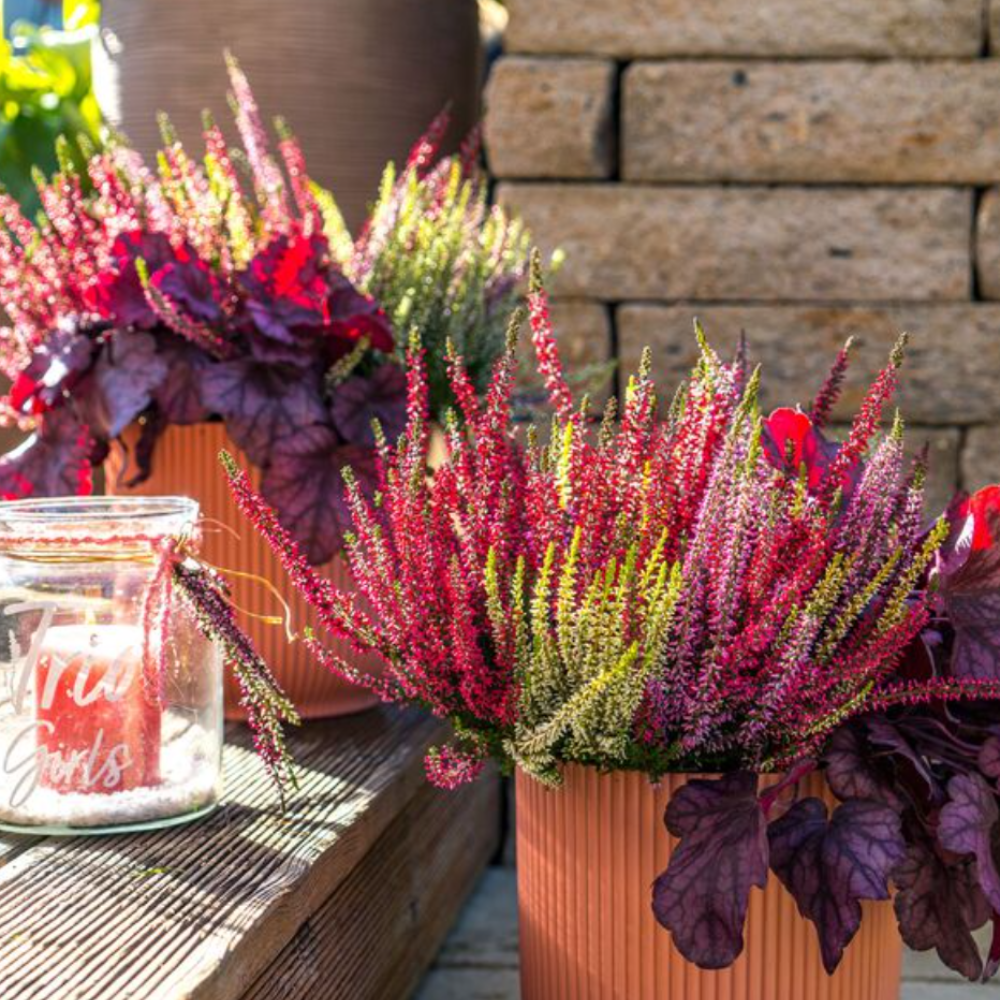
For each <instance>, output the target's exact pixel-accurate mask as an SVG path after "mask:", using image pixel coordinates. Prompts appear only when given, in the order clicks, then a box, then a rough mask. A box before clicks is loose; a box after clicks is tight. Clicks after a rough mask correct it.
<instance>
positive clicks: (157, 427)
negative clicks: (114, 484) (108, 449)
mask: <svg viewBox="0 0 1000 1000" xmlns="http://www.w3.org/2000/svg"><path fill="white" fill-rule="evenodd" d="M166 426H167V420H166V418H165V417H164V416H163V414H162V413H161V412H160V411H159V410H157V409H153V410H151V411H150V412H149V413H147V414H144V415H143V416H142V417H140V418H139V440H138V441H136V444H135V454H134V456H133V458H134V460H135V471H134V472H132V473H131V475H129V476H126V473H127V472H128V464H127V463H126V465H125V466H123V468H122V470H121V473H120V474H119V482H120V483H121V484H122V485H124V486H126V487H128V488H129V489H132V488H134V487H136V486H138V485H139V484H140V483H144V482H145V481H146V480H147V479H149V477H150V474H151V473H152V471H153V452H154V451H155V450H156V442H157V441H159V439H160V435H161V434H162V433H163V431H164V430H165V429H166ZM119 445H120V447H121V448H123V449H125V442H124V441H120V442H119ZM126 450H127V449H126Z"/></svg>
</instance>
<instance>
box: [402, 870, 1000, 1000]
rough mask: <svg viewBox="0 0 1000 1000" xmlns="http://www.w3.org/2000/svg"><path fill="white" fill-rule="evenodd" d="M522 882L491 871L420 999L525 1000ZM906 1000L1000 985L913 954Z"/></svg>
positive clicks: (985, 996)
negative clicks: (978, 982)
mask: <svg viewBox="0 0 1000 1000" xmlns="http://www.w3.org/2000/svg"><path fill="white" fill-rule="evenodd" d="M517 967H518V961H517V879H516V876H515V873H514V871H513V869H511V868H491V869H489V870H488V871H487V872H486V874H485V875H484V876H483V879H482V881H481V882H480V884H479V888H478V889H477V890H476V892H475V893H474V895H473V896H472V899H471V900H470V901H469V902H468V904H467V905H466V907H465V910H464V911H463V912H462V916H461V917H460V918H459V921H458V923H457V924H456V925H455V927H454V929H453V930H452V932H451V935H450V936H449V938H448V940H447V942H446V943H445V946H444V948H443V949H442V950H441V953H440V954H439V955H438V958H437V961H436V962H435V965H434V968H433V969H432V970H431V971H430V973H429V974H428V975H427V978H426V979H425V980H424V983H423V985H422V986H421V988H420V990H419V991H418V992H417V994H416V997H415V1000H520V989H519V987H518V976H517ZM903 978H904V984H903V990H902V993H901V994H900V1000H1000V982H993V983H991V984H989V985H986V986H973V985H971V984H969V983H967V982H965V981H964V980H963V979H961V978H960V977H959V976H956V975H955V974H954V973H953V972H951V971H950V970H949V969H946V968H945V967H944V966H943V965H941V963H940V962H938V961H937V959H936V957H935V956H934V955H933V954H931V953H924V954H919V955H918V954H913V953H911V954H908V955H907V956H906V962H905V965H904V969H903Z"/></svg>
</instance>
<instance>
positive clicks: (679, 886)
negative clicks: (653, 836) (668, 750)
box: [653, 771, 768, 969]
mask: <svg viewBox="0 0 1000 1000" xmlns="http://www.w3.org/2000/svg"><path fill="white" fill-rule="evenodd" d="M664 820H665V822H666V824H667V829H668V830H669V831H670V833H671V834H673V835H674V836H675V837H679V838H681V839H680V844H679V845H678V846H677V848H676V849H675V851H674V853H673V856H672V857H671V859H670V867H669V868H668V869H667V871H666V872H664V873H663V874H662V875H661V876H660V877H659V878H658V879H657V880H656V882H655V884H654V887H653V911H654V912H655V914H656V918H657V919H658V920H659V921H660V923H661V924H663V926H664V927H666V928H668V929H669V930H670V931H671V933H672V934H673V937H674V944H675V945H676V946H677V948H678V950H679V951H680V952H681V954H682V955H684V957H685V958H687V959H689V960H690V961H693V962H697V963H698V964H699V965H700V966H702V967H703V968H706V969H721V968H724V967H725V966H727V965H730V964H731V963H732V962H733V961H734V960H735V959H736V958H737V956H738V955H739V954H740V952H742V951H743V923H744V921H745V920H746V913H747V905H748V903H749V899H750V890H751V888H752V887H754V886H757V887H758V888H763V886H764V885H765V883H766V882H767V856H768V852H767V832H766V827H767V821H766V819H765V816H764V810H763V809H762V808H761V805H760V802H759V801H758V798H757V777H756V775H753V774H750V773H748V772H745V771H738V772H734V773H732V774H727V775H725V776H724V777H722V778H719V779H718V780H716V781H709V780H702V779H695V780H693V781H690V782H688V784H687V785H686V786H685V787H684V788H682V789H681V790H680V791H679V792H678V793H677V794H676V795H674V797H673V798H672V799H671V802H670V805H669V806H668V807H667V812H666V816H665V817H664Z"/></svg>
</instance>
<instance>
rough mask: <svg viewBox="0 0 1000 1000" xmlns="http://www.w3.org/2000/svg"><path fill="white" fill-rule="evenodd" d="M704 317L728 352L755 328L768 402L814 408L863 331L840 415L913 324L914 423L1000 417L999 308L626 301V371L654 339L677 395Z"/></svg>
mask: <svg viewBox="0 0 1000 1000" xmlns="http://www.w3.org/2000/svg"><path fill="white" fill-rule="evenodd" d="M695 315H697V316H698V317H699V318H700V319H701V322H702V324H703V325H704V327H705V331H706V333H707V335H708V338H709V340H710V341H711V343H712V344H713V345H715V346H716V348H717V349H718V350H719V351H720V352H722V353H724V354H725V353H727V352H729V351H730V350H731V349H732V348H733V346H734V345H735V343H736V341H737V339H738V337H739V334H740V331H741V330H743V331H745V332H746V335H747V338H748V341H749V346H750V350H751V355H752V357H753V359H754V360H756V361H759V362H761V364H762V365H763V379H764V382H763V386H762V402H763V405H764V406H765V407H766V408H771V407H774V406H779V405H782V406H794V405H796V404H801V405H802V406H803V407H807V406H808V405H809V403H810V401H811V400H812V398H813V396H814V395H815V393H816V391H817V389H818V388H819V386H820V385H821V384H822V382H823V379H824V377H825V376H826V373H827V371H828V369H829V366H830V364H831V362H832V361H833V358H834V356H835V354H836V352H837V350H838V349H839V348H840V346H841V345H842V344H843V343H844V341H845V340H846V339H847V337H848V336H850V335H854V337H855V339H856V347H855V351H854V360H853V363H852V365H851V371H850V376H849V379H848V382H847V386H846V388H845V390H844V394H843V396H842V398H841V402H840V405H839V406H838V407H837V410H836V411H835V414H834V417H835V419H836V420H839V421H845V420H846V421H849V420H851V419H853V416H854V414H855V412H856V411H857V409H858V407H859V406H860V404H861V401H862V399H863V398H864V393H865V391H866V389H867V387H868V383H869V382H870V381H871V379H872V378H873V377H874V376H875V374H876V372H877V371H878V370H879V368H880V367H881V366H882V365H883V364H884V363H885V360H886V358H887V356H888V354H889V351H890V349H891V348H892V345H893V343H894V341H895V340H896V338H897V336H898V335H899V333H900V331H903V330H905V331H907V332H908V333H909V334H910V343H909V347H908V348H907V356H906V360H905V363H904V365H903V370H902V373H901V387H900V391H899V396H898V404H899V407H900V409H901V411H902V414H903V417H904V419H905V420H906V421H907V422H908V423H912V424H925V425H938V426H940V425H949V424H977V423H1000V392H998V391H997V386H998V385H1000V306H998V305H987V304H982V305H977V304H972V303H969V304H967V305H926V306H921V305H906V306H899V307H886V306H879V307H860V306H859V307H848V308H838V307H830V306H794V305H785V306H760V305H739V306H715V305H700V304H699V305H674V306H653V305H625V306H622V307H620V308H619V309H618V311H617V326H618V345H619V356H620V359H621V362H620V363H621V372H622V377H623V378H624V377H626V376H627V375H628V373H629V372H630V371H632V370H634V369H635V367H636V365H637V364H638V362H639V356H640V354H641V351H642V348H643V347H644V346H646V345H649V346H650V347H651V348H652V350H653V371H654V374H655V376H656V379H657V383H658V385H659V387H660V389H661V392H662V394H663V395H664V396H666V397H667V398H669V397H670V395H672V393H673V391H674V388H675V387H676V385H677V383H678V381H679V380H680V379H681V377H683V376H684V375H685V374H686V373H687V372H688V371H689V370H690V368H691V366H692V365H693V364H694V361H695V357H696V353H697V346H696V344H695V341H694V337H693V336H692V332H691V323H692V317H694V316H695ZM971 433H972V432H970V434H971Z"/></svg>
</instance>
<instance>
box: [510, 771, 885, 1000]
mask: <svg viewBox="0 0 1000 1000" xmlns="http://www.w3.org/2000/svg"><path fill="white" fill-rule="evenodd" d="M686 780H687V779H686V776H684V775H670V776H668V777H667V778H665V779H664V780H663V782H661V784H660V785H659V786H657V787H653V786H652V785H650V783H649V781H648V780H647V779H646V778H645V776H643V775H641V774H635V773H617V774H600V773H598V772H597V771H595V770H592V769H589V768H583V767H577V766H573V767H568V768H566V771H565V786H564V787H563V788H561V789H559V790H556V791H553V790H551V789H548V788H545V787H544V786H542V785H540V784H539V783H538V782H536V781H534V780H532V779H531V778H528V777H526V776H525V775H523V774H521V773H518V775H517V870H518V898H519V906H520V921H521V998H522V1000H897V998H898V996H899V979H900V961H901V956H902V945H901V943H900V939H899V935H898V933H897V930H896V922H895V919H894V915H893V912H892V905H891V904H890V903H877V904H864V905H865V915H864V920H863V922H862V925H861V929H860V930H859V931H858V934H857V936H856V937H855V939H854V941H853V942H852V943H851V945H850V947H849V948H848V949H847V952H846V953H845V955H844V960H843V962H842V964H841V966H840V968H839V969H838V970H837V972H836V974H835V975H834V976H832V977H828V976H827V975H826V973H825V972H824V970H823V966H822V962H821V960H820V955H819V946H818V944H817V940H816V932H815V929H814V928H813V926H812V925H811V924H810V923H808V922H807V921H806V920H804V919H803V918H802V917H801V916H800V915H799V913H798V910H797V909H796V906H795V903H794V901H793V900H792V898H791V896H789V895H788V893H787V892H786V891H785V890H784V888H783V887H782V886H781V885H780V883H779V882H778V880H777V878H775V877H774V876H772V877H771V878H770V879H769V880H768V886H767V888H766V889H765V890H764V891H763V892H760V891H758V890H754V891H753V893H752V894H751V899H750V912H749V917H748V920H747V925H746V931H745V941H746V947H745V949H744V952H743V954H742V955H741V956H740V958H739V959H738V960H737V961H736V963H735V964H734V965H733V966H732V967H731V968H729V969H725V970H722V971H719V972H705V971H702V970H701V969H698V968H697V967H696V966H694V965H691V964H690V963H689V962H687V961H685V960H684V959H683V958H682V957H681V956H680V955H679V954H678V952H677V951H675V950H674V947H673V945H672V943H671V940H670V935H669V934H668V933H667V932H666V931H665V930H663V928H661V927H660V926H659V924H657V922H656V919H655V918H654V916H653V914H652V910H651V909H650V892H651V886H652V883H653V881H654V879H655V878H656V876H657V875H659V874H660V872H661V871H662V870H663V869H664V868H665V867H666V864H667V861H668V859H669V857H670V851H671V848H672V846H673V838H671V837H670V836H669V835H668V834H667V832H666V828H665V827H664V825H663V813H664V810H665V809H666V806H667V803H668V801H669V800H670V796H671V795H672V794H673V792H674V791H676V790H677V789H679V788H680V787H681V786H682V785H683V784H684V782H685V781H686ZM808 791H809V792H810V794H815V795H822V796H823V797H828V793H826V792H825V786H824V785H823V784H822V782H821V780H819V779H816V783H815V785H814V787H811V788H809V789H808Z"/></svg>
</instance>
